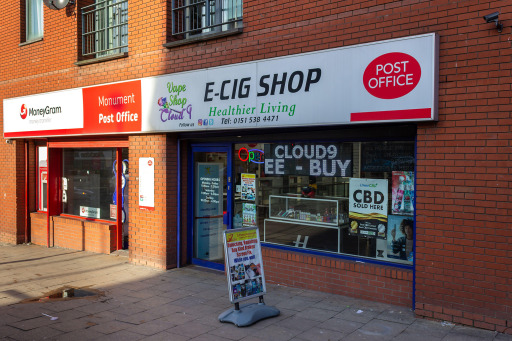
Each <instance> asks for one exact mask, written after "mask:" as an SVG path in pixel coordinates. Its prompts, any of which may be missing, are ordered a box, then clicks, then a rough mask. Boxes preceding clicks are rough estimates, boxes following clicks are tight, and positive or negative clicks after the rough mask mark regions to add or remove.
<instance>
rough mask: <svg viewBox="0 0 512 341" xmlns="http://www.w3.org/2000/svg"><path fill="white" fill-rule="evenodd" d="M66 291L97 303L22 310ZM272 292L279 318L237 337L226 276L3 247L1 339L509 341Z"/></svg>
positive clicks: (401, 311) (379, 309)
mask: <svg viewBox="0 0 512 341" xmlns="http://www.w3.org/2000/svg"><path fill="white" fill-rule="evenodd" d="M63 287H75V288H80V289H83V290H84V291H86V292H90V293H94V294H96V295H95V296H89V297H84V298H72V299H42V300H39V301H35V302H33V301H32V302H29V303H20V302H22V301H25V302H27V301H30V300H31V299H34V298H38V297H42V296H44V295H45V294H48V293H49V292H51V291H52V290H54V289H59V288H63ZM267 290H268V294H267V295H266V296H265V302H266V304H267V305H270V306H275V307H277V308H278V309H279V310H280V311H281V314H280V316H278V317H275V318H271V319H267V320H263V321H260V322H258V323H256V324H254V325H252V326H250V327H245V328H238V327H236V326H234V325H232V324H224V323H220V322H219V321H218V315H219V314H220V313H221V312H223V311H225V310H226V309H229V308H231V307H232V305H231V304H230V302H229V298H228V291H227V284H226V278H225V276H224V274H223V273H220V272H215V271H210V270H206V269H202V268H199V267H193V266H191V267H185V268H181V269H174V270H169V271H165V272H163V271H158V270H153V269H150V268H146V267H143V266H136V265H132V264H129V263H128V259H127V258H126V257H122V256H115V255H103V254H94V253H90V252H81V251H74V250H67V249H59V248H45V247H41V246H35V245H18V246H9V245H0V338H1V339H5V340H73V341H77V340H176V341H181V340H194V341H201V340H213V341H215V340H244V341H252V340H272V341H280V340H379V341H383V340H409V341H410V340H445V341H451V340H464V341H466V340H511V341H512V336H511V335H505V334H499V333H495V332H491V331H486V330H481V329H476V328H469V327H464V326H457V325H453V324H450V323H443V322H436V321H428V320H423V319H416V318H414V315H413V313H412V312H411V311H410V309H407V308H404V307H398V306H392V305H389V304H382V303H375V302H371V301H365V300H361V299H353V298H349V297H344V296H338V295H332V294H326V293H320V292H315V291H309V290H301V289H294V288H288V287H283V286H278V285H268V284H267ZM255 301H256V300H255ZM250 302H251V301H250ZM44 314H45V315H44ZM52 317H53V318H52ZM55 318H57V319H55Z"/></svg>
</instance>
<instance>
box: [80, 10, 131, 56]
mask: <svg viewBox="0 0 512 341" xmlns="http://www.w3.org/2000/svg"><path fill="white" fill-rule="evenodd" d="M126 52H128V0H102V1H100V0H97V1H94V3H93V4H91V5H88V6H84V7H82V56H83V57H86V58H87V57H90V58H100V57H108V56H112V55H118V54H123V53H126Z"/></svg>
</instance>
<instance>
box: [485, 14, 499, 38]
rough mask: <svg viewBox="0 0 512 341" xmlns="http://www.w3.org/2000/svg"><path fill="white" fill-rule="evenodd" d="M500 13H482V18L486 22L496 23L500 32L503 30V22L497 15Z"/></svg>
mask: <svg viewBox="0 0 512 341" xmlns="http://www.w3.org/2000/svg"><path fill="white" fill-rule="evenodd" d="M499 15H500V13H499V12H494V13H491V14H487V15H484V20H485V22H487V23H492V22H494V23H496V28H497V29H498V32H500V33H501V31H503V24H502V23H500V22H499V21H498V16H499Z"/></svg>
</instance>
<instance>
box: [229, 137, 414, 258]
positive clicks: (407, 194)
mask: <svg viewBox="0 0 512 341" xmlns="http://www.w3.org/2000/svg"><path fill="white" fill-rule="evenodd" d="M414 148H415V147H414V142H412V141H407V142H396V141H385V142H378V143H371V142H352V143H331V142H328V143H323V142H321V143H316V142H308V143H258V144H237V145H235V155H234V159H235V163H234V164H235V169H234V171H235V181H236V187H235V194H234V196H235V197H234V213H233V227H234V228H240V227H244V226H254V225H256V226H259V227H260V230H261V234H262V241H263V242H264V243H268V244H275V245H280V246H285V247H290V248H294V249H301V250H303V251H314V252H325V253H326V254H338V255H349V256H357V257H363V258H370V259H375V260H379V261H385V262H395V263H403V264H412V261H413V257H414V250H413V241H414V238H413V236H414V200H415V196H414V174H415V172H414V171H415V158H414Z"/></svg>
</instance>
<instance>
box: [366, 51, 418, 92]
mask: <svg viewBox="0 0 512 341" xmlns="http://www.w3.org/2000/svg"><path fill="white" fill-rule="evenodd" d="M420 78H421V66H420V64H419V63H418V61H417V60H416V59H414V58H413V57H412V56H410V55H408V54H405V53H401V52H392V53H387V54H384V55H382V56H379V57H377V58H375V59H374V60H373V61H372V62H371V63H370V64H369V65H368V66H367V67H366V70H365V71H364V75H363V82H364V87H365V88H366V90H367V91H368V92H369V93H370V94H371V95H373V96H375V97H377V98H381V99H395V98H399V97H402V96H405V95H407V94H408V93H409V92H411V91H412V90H414V88H415V87H416V86H417V85H418V83H419V81H420Z"/></svg>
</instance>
